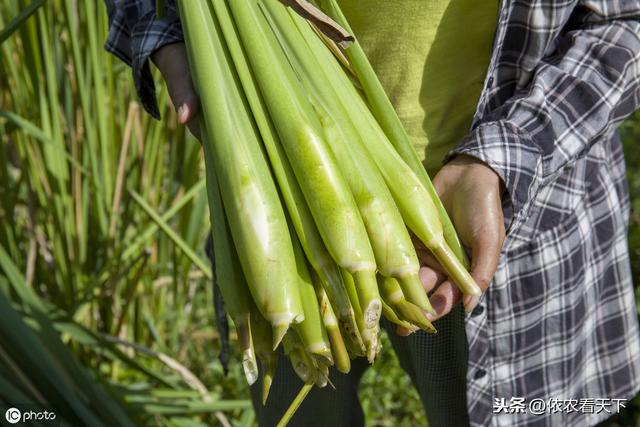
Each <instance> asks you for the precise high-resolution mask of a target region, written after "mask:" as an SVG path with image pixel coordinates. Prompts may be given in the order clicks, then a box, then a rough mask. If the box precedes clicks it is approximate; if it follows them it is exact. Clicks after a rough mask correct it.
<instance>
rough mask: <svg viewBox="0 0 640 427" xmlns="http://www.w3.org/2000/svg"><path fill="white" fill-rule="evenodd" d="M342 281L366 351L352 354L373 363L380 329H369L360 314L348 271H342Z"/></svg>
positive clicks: (362, 315) (356, 296)
mask: <svg viewBox="0 0 640 427" xmlns="http://www.w3.org/2000/svg"><path fill="white" fill-rule="evenodd" d="M342 280H343V281H344V285H345V287H346V288H347V293H348V294H349V297H350V298H351V303H352V304H353V310H354V311H355V313H356V321H357V323H358V328H359V330H360V335H362V340H363V341H364V344H365V347H366V350H365V351H364V353H362V352H361V351H358V349H352V352H353V353H354V354H356V355H365V356H367V359H368V360H369V362H370V363H373V360H374V359H375V357H376V355H377V349H378V332H379V331H380V327H379V326H377V327H375V328H370V327H368V325H367V324H366V322H365V315H364V313H363V312H362V308H361V306H360V304H359V302H358V294H357V290H356V284H355V279H354V278H353V276H352V275H351V274H349V272H348V271H346V270H342ZM380 311H382V304H380Z"/></svg>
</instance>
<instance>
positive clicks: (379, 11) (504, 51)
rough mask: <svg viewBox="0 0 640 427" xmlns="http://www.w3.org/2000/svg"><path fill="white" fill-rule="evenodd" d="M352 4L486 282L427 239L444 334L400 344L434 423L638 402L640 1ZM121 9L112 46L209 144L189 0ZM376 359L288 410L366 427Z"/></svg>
mask: <svg viewBox="0 0 640 427" xmlns="http://www.w3.org/2000/svg"><path fill="white" fill-rule="evenodd" d="M190 1H191V0H190ZM193 1H196V0H193ZM233 1H241V0H233ZM339 3H340V6H341V7H342V9H343V11H344V13H345V15H346V17H347V19H348V21H349V22H350V24H351V27H352V29H353V31H354V35H355V36H356V37H357V38H358V40H359V42H360V43H361V44H362V46H363V47H364V49H365V51H366V53H367V56H368V58H369V60H370V61H371V63H372V65H373V66H374V68H375V70H376V73H377V74H378V77H379V78H380V80H381V82H382V84H383V86H384V88H385V90H386V92H387V94H388V95H389V97H390V99H391V100H392V102H393V103H394V106H395V108H396V110H397V112H398V114H399V116H400V118H401V119H402V121H403V124H404V126H405V128H406V130H407V132H408V133H409V136H410V137H411V140H412V142H413V145H414V147H415V148H416V150H417V151H418V153H419V154H420V156H421V157H422V158H423V159H424V161H423V164H424V166H425V168H426V169H427V171H428V172H429V174H430V175H431V176H432V177H433V183H434V185H435V187H436V190H437V192H438V194H439V196H440V198H441V200H442V202H443V204H444V206H445V207H446V208H447V211H448V212H449V215H450V216H451V218H452V220H453V223H454V225H455V227H456V229H457V231H458V234H459V236H460V239H461V241H462V243H463V244H464V245H465V247H466V248H467V249H468V251H469V255H470V258H471V268H470V273H471V276H472V277H473V279H475V281H476V282H477V283H478V285H479V286H480V288H481V289H482V290H483V292H484V294H483V296H482V297H480V298H478V297H469V296H465V297H464V298H462V294H461V293H460V291H459V290H458V288H457V287H456V286H454V284H453V282H452V281H451V280H450V279H449V278H448V277H447V276H446V274H445V273H444V270H443V269H442V268H441V267H440V266H439V265H438V263H437V262H436V261H435V258H434V257H433V255H432V254H430V253H429V251H428V250H426V249H425V248H424V247H423V246H421V245H420V244H417V249H418V254H419V256H420V261H421V265H422V267H421V270H420V276H421V280H422V283H423V285H424V288H425V292H427V293H428V294H429V296H430V301H431V305H432V306H433V308H434V309H435V313H436V314H433V315H431V314H430V315H429V318H430V320H432V321H433V322H434V326H435V327H436V328H437V330H438V333H437V334H435V335H429V334H427V333H425V332H423V331H419V332H416V333H412V334H410V332H411V331H409V330H404V329H402V328H399V329H398V330H397V331H396V332H397V334H393V333H392V334H390V338H391V341H392V343H393V346H394V348H395V350H396V352H397V354H398V357H399V359H400V363H401V365H402V367H403V368H404V369H405V370H406V371H407V372H408V373H409V375H410V376H411V379H412V381H413V383H414V385H415V386H416V388H417V390H418V392H419V394H420V397H421V399H422V402H423V404H424V406H425V409H426V413H427V418H428V420H429V424H430V425H432V426H464V425H473V426H485V425H521V426H527V425H534V424H535V425H539V424H541V425H559V424H564V425H569V426H583V425H595V424H597V423H599V422H601V421H603V420H604V419H605V418H606V416H607V415H608V413H607V412H606V411H603V412H599V413H593V412H592V413H589V412H588V411H579V410H575V411H571V410H559V411H552V410H548V411H535V412H534V411H528V410H527V408H526V407H525V408H524V410H517V411H516V410H510V408H506V409H505V408H503V407H501V406H500V405H499V404H498V403H499V402H504V401H506V402H509V401H512V399H520V398H524V399H525V402H527V401H532V400H534V399H543V400H544V399H547V400H548V399H565V400H568V399H575V400H579V399H584V398H603V397H606V398H612V399H613V398H616V399H630V398H632V397H633V396H634V395H635V393H637V392H638V390H639V389H640V333H639V332H640V331H639V329H638V319H637V315H636V310H635V304H634V295H633V285H632V278H631V272H630V263H629V253H628V247H627V243H626V239H627V227H628V215H629V201H628V192H627V187H626V181H625V167H624V159H623V154H622V146H621V143H620V139H619V137H618V134H617V132H616V127H617V125H618V124H619V123H620V122H621V121H622V120H623V119H624V118H625V117H627V116H628V115H629V114H631V113H632V112H633V111H634V110H635V109H637V108H638V107H640V2H638V1H624V0H609V1H606V0H572V1H566V2H547V1H534V2H515V1H508V0H503V1H501V2H498V1H497V0H490V1H485V2H472V1H471V0H433V1H419V0H404V1H395V0H341V1H340V2H339ZM106 4H107V11H108V13H109V17H110V23H111V26H110V33H109V37H108V40H107V44H106V47H107V49H108V50H109V51H110V52H112V53H114V54H115V55H117V56H118V57H120V58H121V59H123V60H124V61H125V62H127V63H128V64H130V65H131V66H132V69H133V77H134V81H135V84H136V89H137V91H138V93H139V95H140V98H141V101H142V103H143V105H144V107H145V109H146V110H147V111H148V112H149V113H150V114H152V115H153V116H154V117H156V118H159V112H158V109H157V106H156V100H155V88H154V83H153V79H152V76H151V73H150V66H149V60H152V62H153V63H155V65H156V66H157V67H158V68H159V69H160V71H161V73H162V75H163V77H164V79H165V81H166V84H167V88H168V91H169V94H170V96H171V99H172V101H173V103H174V106H175V107H176V110H177V114H178V119H179V121H180V122H181V123H183V124H185V125H187V126H189V128H190V130H191V131H192V133H193V134H194V135H196V137H198V136H199V124H198V111H199V104H198V97H197V95H196V93H195V91H194V88H193V84H192V81H191V74H190V69H189V64H188V61H187V54H186V49H185V46H184V43H183V40H184V36H183V32H182V28H181V25H180V21H179V18H178V14H177V11H176V7H175V4H174V2H173V1H169V0H167V1H166V4H165V8H164V11H163V13H162V14H158V13H157V11H156V9H155V6H156V3H155V1H151V0H120V1H118V0H106ZM212 78H213V76H212ZM490 285H491V286H490ZM465 312H466V313H467V314H466V315H465ZM387 329H389V325H387ZM405 335H408V336H405ZM280 362H281V363H279V368H278V369H277V371H276V376H275V378H274V379H273V385H272V389H271V393H270V397H269V399H268V400H267V403H266V406H264V407H262V406H261V405H260V404H259V400H260V399H259V397H258V396H259V392H257V391H256V386H254V387H253V388H252V395H254V401H255V402H256V404H255V407H256V413H257V415H258V420H259V423H260V424H261V425H272V424H275V422H277V420H278V419H279V417H280V416H281V415H282V413H283V412H284V410H285V409H286V407H287V405H288V402H290V401H291V399H292V398H293V396H294V395H295V392H296V389H297V385H299V380H298V379H297V378H296V377H295V374H294V373H293V370H292V368H291V366H290V365H287V364H286V362H285V359H282V360H281V361H280ZM366 367H367V363H366V360H364V359H363V360H354V361H353V362H352V369H351V372H350V373H349V374H347V375H342V374H337V373H332V375H331V381H332V383H333V384H334V385H335V390H334V389H330V388H324V389H316V390H313V391H312V392H311V394H310V395H309V397H308V398H307V400H306V401H305V402H304V403H303V404H302V406H301V408H300V410H299V412H298V413H297V414H296V415H295V416H294V418H293V420H292V423H293V424H295V425H305V426H306V425H319V426H323V425H334V426H342V425H344V426H352V425H363V423H364V418H363V414H362V409H361V408H360V405H359V402H358V398H357V387H358V383H359V380H360V377H361V376H362V374H363V373H364V371H365V369H366ZM257 388H259V387H257ZM511 409H513V408H511ZM540 412H541V413H540Z"/></svg>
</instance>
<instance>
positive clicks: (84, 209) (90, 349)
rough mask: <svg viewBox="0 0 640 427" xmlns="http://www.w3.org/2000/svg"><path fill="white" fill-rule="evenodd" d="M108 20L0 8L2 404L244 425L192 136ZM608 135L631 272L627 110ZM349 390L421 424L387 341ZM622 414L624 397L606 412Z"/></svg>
mask: <svg viewBox="0 0 640 427" xmlns="http://www.w3.org/2000/svg"><path fill="white" fill-rule="evenodd" d="M107 31H108V29H107V23H106V13H105V10H104V6H103V4H102V2H91V1H89V2H78V1H77V0H49V1H45V0H14V1H11V2H2V4H1V5H0V316H1V321H0V414H2V413H4V408H6V407H10V406H14V405H20V407H21V408H24V409H26V408H29V409H38V408H39V409H48V410H55V411H56V413H57V414H58V417H59V418H58V419H59V420H61V421H62V422H63V425H65V424H67V425H99V423H103V424H106V425H122V426H124V425H161V426H203V425H204V426H206V425H223V426H230V425H231V426H251V425H253V424H254V416H253V412H252V410H251V406H250V404H249V401H248V400H247V399H248V389H247V386H246V384H245V383H244V379H243V376H242V373H241V370H240V366H239V364H238V363H237V360H238V358H237V354H235V353H234V352H233V339H234V338H235V337H234V336H233V335H232V337H231V338H232V354H231V358H232V363H231V365H230V373H229V374H228V375H227V376H225V375H224V373H223V369H222V367H221V364H220V363H219V361H218V355H219V352H220V338H219V335H218V332H217V329H216V327H215V324H214V313H213V304H212V287H211V267H210V265H209V263H208V261H207V259H206V257H205V254H204V241H205V238H206V232H207V230H208V219H207V218H208V212H207V201H206V193H205V191H204V180H203V175H202V170H201V168H202V166H201V165H202V162H201V154H200V149H199V146H198V144H197V142H195V141H194V140H193V139H192V138H190V137H189V136H188V135H187V134H186V132H185V130H184V128H183V127H181V126H179V125H177V124H176V120H175V116H174V113H173V111H172V108H171V106H170V103H169V102H168V99H167V95H166V93H165V92H164V90H163V89H162V88H160V87H159V89H158V96H159V104H160V110H161V111H162V113H163V121H162V122H157V121H154V120H153V119H151V118H150V117H149V116H148V115H146V114H144V113H143V112H142V111H141V107H140V105H139V103H138V101H137V100H136V97H135V91H134V88H133V85H132V79H131V72H130V69H129V68H128V67H127V66H125V65H124V64H122V63H121V62H120V61H118V60H117V59H115V58H113V57H111V56H110V55H108V54H107V53H106V52H105V51H104V50H103V48H102V44H103V42H104V40H105V37H106V34H107ZM158 81H159V80H158ZM621 131H622V134H623V137H624V144H625V150H626V156H627V165H628V176H629V184H630V191H631V197H632V204H633V213H632V217H631V229H630V232H629V243H630V248H631V253H632V263H633V269H634V272H633V274H634V277H635V279H636V280H635V283H636V286H638V285H640V280H639V278H640V170H639V168H640V150H638V143H639V142H640V114H636V115H635V116H634V117H632V118H630V119H629V120H628V121H627V122H625V123H624V124H623V125H622V127H621ZM637 295H638V298H640V292H637ZM638 301H640V299H639V300H638ZM383 344H384V345H385V347H387V348H390V346H389V345H388V342H387V341H386V340H385V341H384V342H383ZM360 394H361V398H362V404H363V406H364V410H365V413H366V414H367V420H368V425H371V426H398V425H425V424H426V421H425V415H424V413H423V410H422V407H421V405H420V402H419V400H418V398H417V395H416V393H415V391H413V388H412V387H411V383H410V380H409V378H408V377H407V376H406V375H404V373H403V372H402V370H401V369H400V368H399V366H398V363H397V360H396V358H395V356H394V354H393V352H392V351H383V352H382V356H381V358H380V359H379V360H378V361H377V362H376V364H375V365H374V367H373V368H372V369H369V371H368V372H367V373H366V375H365V377H364V380H363V384H362V387H361V391H360ZM611 397H616V396H611ZM638 414H640V403H638V402H637V401H634V402H632V403H630V404H629V405H628V409H627V410H626V411H625V412H624V413H623V414H621V415H620V416H618V417H616V419H615V420H611V421H609V422H608V423H607V425H610V426H613V425H620V426H629V425H640V424H638V423H639V421H638V420H640V417H639V416H638Z"/></svg>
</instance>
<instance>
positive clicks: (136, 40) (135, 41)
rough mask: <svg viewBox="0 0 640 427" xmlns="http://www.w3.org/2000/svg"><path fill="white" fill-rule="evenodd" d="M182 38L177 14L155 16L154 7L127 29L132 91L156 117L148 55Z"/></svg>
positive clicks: (156, 110)
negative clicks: (129, 43) (129, 32)
mask: <svg viewBox="0 0 640 427" xmlns="http://www.w3.org/2000/svg"><path fill="white" fill-rule="evenodd" d="M183 40H184V36H183V34H182V27H181V25H180V19H179V18H178V16H177V14H166V15H165V16H163V17H161V18H158V17H157V16H156V14H155V11H153V12H151V13H148V14H146V15H144V16H143V17H141V19H140V20H139V21H138V22H137V23H136V24H135V25H134V26H133V28H132V30H131V68H132V71H133V81H134V83H135V87H136V91H137V92H138V96H139V97H140V101H141V102H142V106H143V107H144V109H145V110H146V111H147V112H148V113H149V114H151V115H152V116H153V117H155V118H156V119H159V118H160V112H159V110H158V102H157V99H156V88H155V84H154V81H153V76H152V75H151V68H150V67H149V56H151V54H152V53H154V52H155V51H156V50H158V49H159V48H161V47H162V46H165V45H168V44H171V43H178V42H182V41H183Z"/></svg>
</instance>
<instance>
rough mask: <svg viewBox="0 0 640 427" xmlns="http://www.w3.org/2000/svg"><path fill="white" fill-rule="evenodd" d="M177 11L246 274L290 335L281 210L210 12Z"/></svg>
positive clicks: (185, 7)
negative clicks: (203, 53)
mask: <svg viewBox="0 0 640 427" xmlns="http://www.w3.org/2000/svg"><path fill="white" fill-rule="evenodd" d="M179 7H180V14H181V19H182V22H183V30H184V34H185V39H186V42H187V49H188V55H189V61H190V65H191V70H192V74H193V79H194V83H195V86H196V90H197V92H198V94H199V95H200V99H201V106H202V117H203V119H204V122H205V126H206V129H207V135H208V137H207V138H205V140H204V143H205V144H207V145H208V148H207V151H206V154H210V156H211V159H210V161H211V163H210V164H212V165H213V166H214V171H215V173H216V177H217V179H218V183H219V187H220V193H221V196H222V201H223V204H224V209H225V212H226V213H227V218H228V220H229V225H230V229H231V234H232V236H233V241H234V243H235V246H236V249H237V251H238V254H240V263H241V265H242V270H243V272H244V275H245V277H246V279H247V283H248V285H249V289H250V291H251V294H252V296H253V299H254V301H255V302H256V305H257V306H258V309H259V310H260V312H261V313H262V314H263V316H264V317H265V319H267V321H269V323H270V324H271V325H272V326H273V327H274V328H281V329H282V328H285V329H286V328H288V327H289V325H290V324H291V323H297V322H300V321H302V320H303V319H304V316H303V313H302V306H301V303H300V296H299V294H298V289H297V286H296V283H297V282H296V279H297V277H296V270H295V265H296V264H295V257H294V254H293V246H292V243H291V239H290V237H289V232H288V226H287V221H286V218H285V216H284V211H283V209H282V206H281V204H280V200H279V197H278V193H277V190H276V187H275V184H274V182H273V179H272V177H271V173H270V170H269V166H268V164H267V161H266V159H265V157H264V154H263V152H262V149H261V145H260V140H259V139H258V135H256V132H255V129H254V127H253V123H252V122H251V117H250V116H249V114H248V112H247V109H246V106H245V103H244V99H243V95H242V92H241V90H240V87H239V85H238V82H237V81H236V79H235V78H234V74H233V72H232V69H231V67H230V64H229V58H228V54H227V52H226V50H225V48H224V45H223V43H222V41H221V39H220V36H221V35H220V32H219V28H218V26H217V25H216V23H215V21H214V20H213V17H212V15H211V10H210V9H209V7H208V6H207V5H206V3H204V2H197V1H181V2H179ZM202 51H205V52H212V53H213V54H211V55H202V54H199V53H201V52H202ZM212 75H213V76H215V78H211V76H212ZM274 254H277V256H275V255H274Z"/></svg>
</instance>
